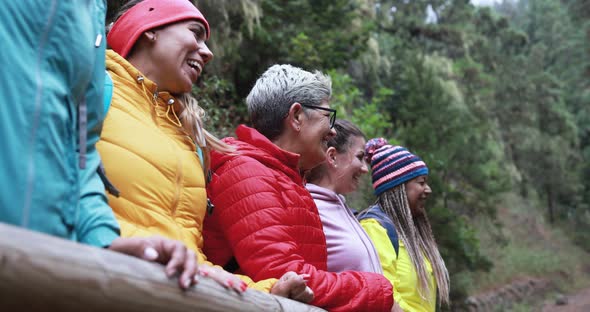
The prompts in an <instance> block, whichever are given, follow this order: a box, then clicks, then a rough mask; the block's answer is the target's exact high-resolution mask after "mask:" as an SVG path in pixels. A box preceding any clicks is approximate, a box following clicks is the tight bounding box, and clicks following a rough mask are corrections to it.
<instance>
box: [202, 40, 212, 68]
mask: <svg viewBox="0 0 590 312" xmlns="http://www.w3.org/2000/svg"><path fill="white" fill-rule="evenodd" d="M199 55H200V56H201V58H202V59H203V62H204V63H205V64H207V63H209V61H211V60H212V59H213V52H211V50H209V47H208V46H207V44H206V43H205V42H204V41H202V42H199Z"/></svg>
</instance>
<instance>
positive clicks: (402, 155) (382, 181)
mask: <svg viewBox="0 0 590 312" xmlns="http://www.w3.org/2000/svg"><path fill="white" fill-rule="evenodd" d="M365 154H366V157H367V160H368V161H369V162H370V163H371V171H372V178H373V189H375V195H376V196H379V195H381V194H382V193H383V192H385V191H387V190H389V189H392V188H394V187H396V186H398V185H400V184H403V183H405V182H407V181H409V180H412V179H413V178H415V177H418V176H422V175H428V167H426V164H425V163H424V162H423V161H422V159H420V157H418V156H416V155H414V154H412V153H410V152H409V151H408V150H407V149H406V148H404V147H401V146H393V145H389V144H388V143H387V141H386V140H385V139H383V138H376V139H371V140H369V142H367V144H366V145H365Z"/></svg>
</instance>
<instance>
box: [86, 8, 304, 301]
mask: <svg viewBox="0 0 590 312" xmlns="http://www.w3.org/2000/svg"><path fill="white" fill-rule="evenodd" d="M208 38H209V24H208V22H207V20H206V19H205V17H204V16H203V15H202V14H201V12H200V11H199V10H198V9H197V8H196V7H195V6H194V5H193V4H192V3H191V2H190V1H187V0H166V1H162V0H143V1H137V0H133V1H130V2H128V3H127V4H126V5H125V6H123V7H122V9H121V13H120V14H119V15H118V16H117V17H116V18H115V21H114V23H112V24H111V26H110V30H109V31H108V34H107V42H108V44H109V46H110V48H111V49H112V50H108V51H107V56H106V57H107V59H106V67H107V72H108V73H109V75H110V77H111V78H112V80H113V95H112V101H111V105H110V108H109V111H108V113H107V117H106V119H105V122H104V126H103V131H102V134H101V138H100V141H99V143H98V144H97V148H98V150H99V152H100V155H101V157H102V159H103V162H104V166H105V170H106V173H107V176H108V178H109V179H110V181H111V182H112V184H113V185H114V187H115V188H117V189H118V191H119V192H120V194H118V196H116V194H115V195H113V194H110V195H109V204H110V206H111V207H112V208H113V211H114V212H115V216H116V218H117V220H118V221H119V223H120V226H121V235H122V236H124V237H144V236H150V235H153V234H159V235H162V236H165V237H168V238H172V239H175V240H179V241H182V242H183V243H185V244H186V245H187V247H188V248H189V249H191V250H192V251H194V252H195V253H196V254H197V256H198V260H199V263H200V265H199V269H201V270H202V271H203V270H206V271H205V272H206V273H205V274H208V275H209V276H211V277H212V278H214V279H215V280H217V281H218V282H220V283H222V284H224V285H225V286H227V287H231V288H234V289H236V290H238V291H244V290H245V289H246V287H247V286H248V287H253V288H256V289H259V290H263V291H267V292H269V291H270V292H271V293H273V294H277V295H283V296H288V297H295V298H297V299H300V300H301V301H308V300H311V298H313V295H311V293H310V290H309V289H307V288H306V284H305V280H304V279H305V276H300V275H297V274H294V273H292V272H291V273H287V274H286V276H285V277H284V278H282V279H281V280H279V281H278V282H277V279H268V280H263V281H259V282H257V283H255V282H253V281H252V280H251V279H250V278H248V277H247V276H240V278H241V279H242V280H243V281H245V282H246V283H244V282H243V281H240V279H237V278H236V277H234V276H233V275H231V274H230V273H227V272H225V271H223V270H222V269H221V267H212V266H210V265H211V263H210V262H208V261H206V257H205V255H204V254H203V251H202V249H203V245H204V242H203V235H202V228H203V219H204V217H205V215H206V211H207V209H208V204H207V193H206V189H205V184H206V175H205V172H207V164H208V156H209V151H210V149H215V150H218V151H221V152H232V151H233V150H232V149H231V148H230V147H229V146H228V145H226V144H224V143H223V142H221V141H219V140H217V139H216V138H215V137H214V136H212V135H211V134H209V133H208V132H207V131H206V130H205V129H204V128H203V126H202V120H201V118H202V116H203V115H204V111H203V109H202V108H201V107H199V105H198V104H197V101H196V100H195V99H194V98H193V97H192V95H191V94H190V92H191V89H192V86H193V84H194V83H195V82H196V80H197V79H198V77H199V76H200V75H201V73H202V71H203V67H204V66H205V64H207V63H208V62H209V61H210V60H211V59H212V58H213V54H212V53H211V51H210V50H209V48H208V47H207V44H206V42H205V41H206V40H207V39H208ZM112 193H113V192H112ZM115 193H116V192H115ZM210 208H211V207H209V209H210ZM207 264H208V265H207ZM278 277H279V276H277V278H278ZM305 294H307V295H305Z"/></svg>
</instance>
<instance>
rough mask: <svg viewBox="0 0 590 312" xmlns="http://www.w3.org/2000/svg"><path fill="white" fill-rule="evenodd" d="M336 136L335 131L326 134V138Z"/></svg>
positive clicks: (331, 130)
mask: <svg viewBox="0 0 590 312" xmlns="http://www.w3.org/2000/svg"><path fill="white" fill-rule="evenodd" d="M335 136H336V129H334V128H332V129H330V133H328V137H330V138H333V137H335Z"/></svg>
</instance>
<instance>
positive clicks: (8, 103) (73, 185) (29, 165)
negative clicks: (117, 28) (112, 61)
mask: <svg viewBox="0 0 590 312" xmlns="http://www.w3.org/2000/svg"><path fill="white" fill-rule="evenodd" d="M105 12H106V4H105V2H104V0H27V1H3V3H2V9H1V10H0V42H2V48H1V49H0V65H1V66H2V70H1V71H0V101H2V103H1V104H0V222H4V223H9V224H14V225H18V226H22V227H25V228H29V229H31V230H36V231H40V232H44V233H47V234H51V235H55V236H59V237H63V238H67V239H72V240H77V241H80V242H83V243H86V244H90V245H95V246H102V247H104V246H108V245H110V244H111V242H112V241H113V240H114V239H115V238H116V237H118V235H119V226H118V224H117V221H116V219H115V217H114V215H113V212H112V211H111V209H110V207H109V206H108V205H107V202H106V196H105V194H104V185H103V183H102V181H101V180H100V177H99V176H98V174H97V168H98V166H99V164H100V158H99V155H98V153H97V151H96V149H95V143H96V142H97V141H98V139H99V135H100V130H101V126H102V120H103V119H104V115H105V112H104V108H103V87H104V79H105V78H104V73H105V64H104V63H105V60H104V59H105V44H106V38H105V36H104V19H105Z"/></svg>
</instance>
